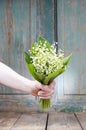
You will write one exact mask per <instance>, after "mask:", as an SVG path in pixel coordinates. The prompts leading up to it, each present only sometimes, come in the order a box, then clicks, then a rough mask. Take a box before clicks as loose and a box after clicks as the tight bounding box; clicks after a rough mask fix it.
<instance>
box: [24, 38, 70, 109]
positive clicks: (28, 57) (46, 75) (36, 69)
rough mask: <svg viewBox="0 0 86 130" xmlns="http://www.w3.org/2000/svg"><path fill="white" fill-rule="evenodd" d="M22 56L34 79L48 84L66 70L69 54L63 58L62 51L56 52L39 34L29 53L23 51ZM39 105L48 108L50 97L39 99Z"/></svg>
mask: <svg viewBox="0 0 86 130" xmlns="http://www.w3.org/2000/svg"><path fill="white" fill-rule="evenodd" d="M24 58H25V61H26V63H27V67H28V70H29V72H30V74H31V75H32V76H33V77H34V79H36V80H38V81H39V82H41V83H42V84H45V85H48V84H50V83H51V82H52V81H53V80H54V79H55V78H56V77H57V76H59V75H60V74H62V73H63V72H64V71H66V69H67V66H68V64H69V62H70V60H71V55H69V56H67V57H65V58H64V54H63V53H62V52H60V51H59V52H58V54H56V51H55V48H53V47H51V45H50V43H49V42H48V41H47V40H46V39H45V38H43V37H41V36H39V37H38V39H37V43H34V42H33V43H32V45H31V50H30V54H28V53H27V52H24ZM49 67H50V68H49ZM48 69H49V71H48ZM40 105H41V108H42V109H47V108H49V107H50V106H51V103H50V99H47V100H46V99H40Z"/></svg>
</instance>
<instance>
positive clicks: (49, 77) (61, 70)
mask: <svg viewBox="0 0 86 130" xmlns="http://www.w3.org/2000/svg"><path fill="white" fill-rule="evenodd" d="M64 71H65V68H61V69H58V70H57V71H55V72H53V73H51V74H49V75H48V76H47V77H46V78H45V80H44V82H43V83H44V84H49V83H50V82H52V80H54V79H55V78H56V77H57V76H59V75H60V74H61V73H63V72H64Z"/></svg>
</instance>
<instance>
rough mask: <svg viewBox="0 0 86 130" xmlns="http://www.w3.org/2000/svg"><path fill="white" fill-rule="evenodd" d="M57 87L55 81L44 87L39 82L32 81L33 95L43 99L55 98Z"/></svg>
mask: <svg viewBox="0 0 86 130" xmlns="http://www.w3.org/2000/svg"><path fill="white" fill-rule="evenodd" d="M54 87H55V81H52V82H51V84H50V85H42V84H41V83H39V82H38V81H32V87H31V92H30V93H31V94H32V95H33V96H39V97H40V98H43V99H49V98H51V97H52V96H53V93H54Z"/></svg>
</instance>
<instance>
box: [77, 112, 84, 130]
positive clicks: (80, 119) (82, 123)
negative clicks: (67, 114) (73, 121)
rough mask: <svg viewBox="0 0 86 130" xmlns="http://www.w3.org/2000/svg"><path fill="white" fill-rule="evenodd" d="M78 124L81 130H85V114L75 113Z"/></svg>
mask: <svg viewBox="0 0 86 130" xmlns="http://www.w3.org/2000/svg"><path fill="white" fill-rule="evenodd" d="M76 116H77V118H78V120H79V123H80V125H81V127H82V129H83V130H86V113H85V112H83V113H76Z"/></svg>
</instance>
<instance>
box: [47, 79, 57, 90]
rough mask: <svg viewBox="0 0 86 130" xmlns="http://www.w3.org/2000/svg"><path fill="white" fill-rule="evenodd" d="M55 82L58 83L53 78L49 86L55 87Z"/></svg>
mask: <svg viewBox="0 0 86 130" xmlns="http://www.w3.org/2000/svg"><path fill="white" fill-rule="evenodd" d="M55 84H56V82H55V80H53V81H52V82H51V83H50V85H49V88H51V89H54V87H55Z"/></svg>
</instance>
